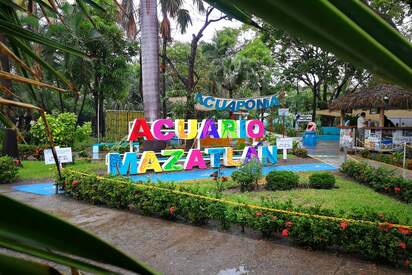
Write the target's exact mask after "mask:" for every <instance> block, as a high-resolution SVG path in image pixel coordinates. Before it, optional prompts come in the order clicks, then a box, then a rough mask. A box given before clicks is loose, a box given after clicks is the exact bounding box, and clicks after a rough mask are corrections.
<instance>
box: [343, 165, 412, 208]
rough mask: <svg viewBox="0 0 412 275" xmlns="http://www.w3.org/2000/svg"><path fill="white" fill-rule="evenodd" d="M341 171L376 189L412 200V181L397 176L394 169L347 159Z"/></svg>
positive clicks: (403, 199) (400, 198)
mask: <svg viewBox="0 0 412 275" xmlns="http://www.w3.org/2000/svg"><path fill="white" fill-rule="evenodd" d="M341 172H342V173H345V174H346V175H348V176H350V177H352V178H354V179H355V180H356V181H358V182H360V183H362V184H364V185H367V186H369V187H371V188H373V189H374V190H375V191H378V192H382V193H386V194H391V195H393V196H395V197H396V198H398V199H399V200H402V201H406V202H412V181H411V180H407V179H403V178H401V177H396V176H395V175H394V173H393V171H390V170H388V169H385V168H382V167H379V168H374V167H372V166H370V165H368V164H367V163H365V162H355V161H346V162H345V163H343V164H342V166H341Z"/></svg>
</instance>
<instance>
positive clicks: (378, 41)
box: [207, 0, 412, 88]
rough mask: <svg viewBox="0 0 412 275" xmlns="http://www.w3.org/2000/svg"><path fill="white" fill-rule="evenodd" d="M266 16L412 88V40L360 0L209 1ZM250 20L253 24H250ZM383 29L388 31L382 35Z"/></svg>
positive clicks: (234, 10)
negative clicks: (411, 41) (408, 39)
mask: <svg viewBox="0 0 412 275" xmlns="http://www.w3.org/2000/svg"><path fill="white" fill-rule="evenodd" d="M207 2H209V3H211V4H213V3H215V2H216V3H218V4H220V5H223V6H224V7H226V10H228V11H229V12H230V13H233V14H236V13H238V10H241V11H242V12H244V13H246V14H248V15H249V16H252V15H255V16H257V17H260V18H262V19H263V20H265V21H267V22H268V23H270V24H272V25H274V26H276V27H279V28H282V29H284V30H286V31H288V32H289V33H290V34H292V35H295V36H297V37H300V38H302V39H305V40H306V41H309V42H311V43H313V44H315V45H318V46H320V47H323V48H325V49H327V50H329V51H331V52H333V53H335V54H336V55H338V56H341V57H343V58H344V59H346V60H348V61H351V62H353V63H354V64H357V65H361V66H363V67H366V68H367V69H369V70H370V71H372V72H375V73H377V74H379V75H381V76H383V77H385V78H387V79H389V80H391V81H393V82H395V83H398V84H400V85H402V86H404V87H406V88H412V68H411V67H410V64H411V56H412V50H411V44H410V43H409V42H408V41H407V40H406V39H404V38H402V37H401V36H400V35H399V34H397V33H396V31H395V30H394V29H392V28H390V27H388V25H387V24H386V23H385V22H383V20H381V19H380V18H379V17H378V16H377V15H375V14H374V13H373V12H371V11H370V10H369V9H368V8H367V7H366V6H365V5H364V4H362V3H361V2H360V1H356V0H329V1H328V0H316V1H300V0H289V1H283V0H262V1H259V2H256V1H247V0H238V1H233V0H207ZM246 23H247V22H246ZM380 31H382V33H380Z"/></svg>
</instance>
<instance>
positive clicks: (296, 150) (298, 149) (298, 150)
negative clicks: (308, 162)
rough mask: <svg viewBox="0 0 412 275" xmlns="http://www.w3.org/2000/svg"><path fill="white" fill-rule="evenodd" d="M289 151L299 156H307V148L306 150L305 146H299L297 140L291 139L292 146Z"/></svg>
mask: <svg viewBox="0 0 412 275" xmlns="http://www.w3.org/2000/svg"><path fill="white" fill-rule="evenodd" d="M291 153H292V154H294V155H295V156H297V157H300V158H307V157H308V150H306V149H305V148H302V147H301V146H300V143H299V141H297V140H295V141H293V147H292V150H291Z"/></svg>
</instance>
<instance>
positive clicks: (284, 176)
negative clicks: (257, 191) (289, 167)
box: [266, 171, 299, 190]
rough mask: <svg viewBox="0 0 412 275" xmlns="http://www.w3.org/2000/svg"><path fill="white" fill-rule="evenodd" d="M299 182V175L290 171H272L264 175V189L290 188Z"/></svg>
mask: <svg viewBox="0 0 412 275" xmlns="http://www.w3.org/2000/svg"><path fill="white" fill-rule="evenodd" d="M298 184H299V176H298V175H297V174H295V173H293V172H290V171H272V172H270V173H269V174H268V175H267V176H266V189H269V190H290V189H292V188H296V187H297V186H298Z"/></svg>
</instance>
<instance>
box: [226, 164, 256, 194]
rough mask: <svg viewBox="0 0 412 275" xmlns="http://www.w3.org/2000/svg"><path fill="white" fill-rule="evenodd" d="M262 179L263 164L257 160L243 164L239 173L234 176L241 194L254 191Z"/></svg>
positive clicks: (234, 173) (236, 172)
mask: <svg viewBox="0 0 412 275" xmlns="http://www.w3.org/2000/svg"><path fill="white" fill-rule="evenodd" d="M261 177H262V164H261V163H260V162H259V160H256V159H252V160H250V161H248V162H247V163H245V164H243V165H242V166H240V168H239V170H238V171H235V172H233V174H232V179H233V180H234V181H236V182H237V183H239V185H240V191H241V192H245V191H252V190H254V189H255V187H257V184H258V180H259V179H260V178H261Z"/></svg>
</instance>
